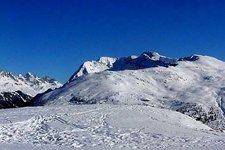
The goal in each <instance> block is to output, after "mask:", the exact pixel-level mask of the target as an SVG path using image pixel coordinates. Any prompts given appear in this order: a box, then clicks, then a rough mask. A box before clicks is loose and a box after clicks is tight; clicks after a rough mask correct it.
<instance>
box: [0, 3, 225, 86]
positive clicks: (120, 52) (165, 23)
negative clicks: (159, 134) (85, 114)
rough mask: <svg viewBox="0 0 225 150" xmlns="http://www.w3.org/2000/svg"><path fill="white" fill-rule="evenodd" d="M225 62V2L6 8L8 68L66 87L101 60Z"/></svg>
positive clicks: (0, 7)
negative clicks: (151, 56) (152, 54)
mask: <svg viewBox="0 0 225 150" xmlns="http://www.w3.org/2000/svg"><path fill="white" fill-rule="evenodd" d="M149 50H150V51H157V52H159V53H161V54H162V55H166V56H170V57H181V56H189V55H191V54H193V53H197V54H206V55H211V56H214V57H217V58H219V59H222V60H225V2H224V1H223V0H221V1H220V0H0V56H1V59H0V68H3V69H4V70H7V71H10V72H13V73H15V74H19V73H25V72H28V71H30V72H33V73H35V74H37V75H50V76H53V77H55V78H56V79H58V80H60V81H61V82H65V81H66V80H67V79H68V78H69V77H70V75H72V74H73V73H74V72H75V71H76V69H77V68H78V67H79V66H80V64H81V63H82V62H84V61H86V60H93V59H94V60H95V59H97V58H98V57H100V56H112V57H120V56H128V55H131V54H136V55H139V54H140V53H142V52H143V51H149Z"/></svg>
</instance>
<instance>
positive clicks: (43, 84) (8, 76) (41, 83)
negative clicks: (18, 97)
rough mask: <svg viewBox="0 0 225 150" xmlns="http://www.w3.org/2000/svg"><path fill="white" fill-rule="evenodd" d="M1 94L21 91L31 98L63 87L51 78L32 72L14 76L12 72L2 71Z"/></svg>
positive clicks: (0, 73)
mask: <svg viewBox="0 0 225 150" xmlns="http://www.w3.org/2000/svg"><path fill="white" fill-rule="evenodd" d="M0 77H1V78H0V87H1V88H0V92H15V91H17V90H20V91H22V92H24V93H26V94H29V95H31V96H35V95H36V94H38V93H42V92H45V91H46V90H48V89H55V88H58V87H61V86H62V84H61V83H59V82H58V81H56V80H54V79H51V78H50V77H42V78H40V77H38V76H36V75H33V74H32V73H31V72H28V73H26V74H25V75H22V74H19V75H18V76H15V75H13V74H12V73H10V72H5V71H3V70H1V71H0Z"/></svg>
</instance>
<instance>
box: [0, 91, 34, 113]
mask: <svg viewBox="0 0 225 150" xmlns="http://www.w3.org/2000/svg"><path fill="white" fill-rule="evenodd" d="M31 100H32V97H31V96H29V95H27V94H24V93H23V92H21V91H16V92H2V93H0V109H3V108H16V107H25V106H30V104H31Z"/></svg>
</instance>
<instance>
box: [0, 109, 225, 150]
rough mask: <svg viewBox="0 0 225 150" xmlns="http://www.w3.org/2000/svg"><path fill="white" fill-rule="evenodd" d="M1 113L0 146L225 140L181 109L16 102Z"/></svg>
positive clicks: (183, 144)
mask: <svg viewBox="0 0 225 150" xmlns="http://www.w3.org/2000/svg"><path fill="white" fill-rule="evenodd" d="M0 116H1V117H0V118H1V120H0V146H3V147H6V148H10V147H14V146H15V145H17V144H18V145H20V146H16V147H18V148H19V147H22V148H21V149H23V147H32V149H35V148H36V149H38V148H41V149H48V148H50V147H52V148H53V149H62V147H63V148H64V149H67V148H68V149H72V148H73V149H76V148H77V149H96V150H97V149H169V148H170V149H174V148H175V149H206V148H210V147H211V148H214V147H216V148H217V147H220V148H222V147H224V146H225V140H224V133H220V132H215V131H212V130H211V129H210V128H209V127H208V126H206V125H204V124H202V123H201V122H198V121H195V120H194V119H192V118H190V117H188V116H186V115H183V114H181V113H178V112H174V111H170V110H166V109H158V108H153V107H149V106H126V105H78V106H64V107H36V108H20V109H10V110H0ZM1 143H3V144H1ZM24 145H28V146H24ZM45 145H46V146H45ZM18 148H17V149H18Z"/></svg>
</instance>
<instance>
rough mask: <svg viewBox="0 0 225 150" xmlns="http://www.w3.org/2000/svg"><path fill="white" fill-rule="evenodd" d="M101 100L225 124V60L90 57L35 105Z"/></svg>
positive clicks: (217, 126)
mask: <svg viewBox="0 0 225 150" xmlns="http://www.w3.org/2000/svg"><path fill="white" fill-rule="evenodd" d="M95 103H99V104H100V103H109V104H126V105H148V106H152V107H157V108H163V109H170V110H174V111H178V112H181V113H183V114H186V115H189V116H191V117H193V118H195V119H196V120H200V121H202V122H203V123H205V124H207V125H209V126H210V127H212V128H214V129H224V128H225V117H224V112H225V62H223V61H220V60H218V59H216V58H213V57H209V56H202V55H192V56H190V57H185V58H180V59H172V58H168V57H165V56H161V55H159V54H158V53H155V52H154V53H152V52H145V53H143V54H141V55H140V56H139V57H137V56H130V57H126V58H119V59H117V58H109V57H102V58H100V59H99V60H97V61H88V62H85V63H84V64H83V65H82V66H81V67H80V68H79V70H78V71H76V72H75V74H74V75H73V76H72V77H71V78H70V79H69V81H68V82H67V83H66V84H65V85H64V86H63V87H61V88H59V89H56V90H54V91H51V92H48V93H46V94H44V95H39V96H38V97H37V98H36V99H35V105H68V104H95Z"/></svg>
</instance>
